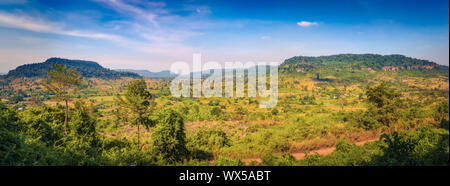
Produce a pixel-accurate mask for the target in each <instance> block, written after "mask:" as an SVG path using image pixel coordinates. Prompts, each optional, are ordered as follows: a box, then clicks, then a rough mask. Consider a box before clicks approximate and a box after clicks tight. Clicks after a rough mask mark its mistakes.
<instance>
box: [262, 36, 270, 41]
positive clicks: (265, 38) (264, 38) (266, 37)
mask: <svg viewBox="0 0 450 186" xmlns="http://www.w3.org/2000/svg"><path fill="white" fill-rule="evenodd" d="M261 39H262V40H267V39H272V37H270V36H262V37H261Z"/></svg>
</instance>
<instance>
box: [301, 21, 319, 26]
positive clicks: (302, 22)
mask: <svg viewBox="0 0 450 186" xmlns="http://www.w3.org/2000/svg"><path fill="white" fill-rule="evenodd" d="M297 25H298V26H301V27H310V26H317V25H319V23H317V22H309V21H300V22H298V23H297Z"/></svg>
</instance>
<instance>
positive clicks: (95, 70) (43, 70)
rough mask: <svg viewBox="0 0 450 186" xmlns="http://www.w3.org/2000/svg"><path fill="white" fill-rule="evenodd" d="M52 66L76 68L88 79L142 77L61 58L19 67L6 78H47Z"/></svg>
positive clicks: (94, 64) (81, 61)
mask: <svg viewBox="0 0 450 186" xmlns="http://www.w3.org/2000/svg"><path fill="white" fill-rule="evenodd" d="M51 64H64V65H67V66H68V67H75V68H77V71H78V72H81V73H82V75H83V76H84V77H87V78H90V77H97V78H104V79H115V78H120V77H134V78H138V77H140V76H139V75H138V74H136V73H132V72H116V71H113V70H110V69H107V68H103V67H102V66H101V65H99V64H98V63H96V62H92V61H83V60H69V59H61V58H50V59H47V60H46V61H45V62H43V63H33V64H25V65H22V66H19V67H17V68H16V69H14V70H11V71H9V73H8V74H7V75H6V77H7V78H19V77H45V76H46V75H47V71H48V70H49V69H50V68H51Z"/></svg>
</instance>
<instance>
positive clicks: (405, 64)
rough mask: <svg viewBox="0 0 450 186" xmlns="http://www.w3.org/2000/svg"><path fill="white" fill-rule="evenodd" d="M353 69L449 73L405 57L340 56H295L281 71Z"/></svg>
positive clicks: (285, 63)
mask: <svg viewBox="0 0 450 186" xmlns="http://www.w3.org/2000/svg"><path fill="white" fill-rule="evenodd" d="M344 68H345V69H353V70H356V69H358V70H368V71H397V70H437V71H440V72H447V73H448V66H443V65H439V64H436V63H434V62H431V61H428V60H421V59H415V58H411V57H406V56H403V55H378V54H338V55H331V56H319V57H309V56H295V57H292V58H289V59H286V60H285V61H284V62H283V63H282V64H281V65H280V70H281V71H297V72H304V71H314V70H317V69H320V70H323V69H344Z"/></svg>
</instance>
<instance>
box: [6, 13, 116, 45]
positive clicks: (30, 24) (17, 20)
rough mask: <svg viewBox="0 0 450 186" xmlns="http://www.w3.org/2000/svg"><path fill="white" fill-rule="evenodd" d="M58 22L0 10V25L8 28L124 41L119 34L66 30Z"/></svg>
mask: <svg viewBox="0 0 450 186" xmlns="http://www.w3.org/2000/svg"><path fill="white" fill-rule="evenodd" d="M60 25H61V24H58V23H52V22H47V21H43V20H38V19H34V18H31V17H29V16H24V15H12V14H7V13H3V12H0V26H4V27H8V28H18V29H23V30H28V31H33V32H40V33H49V34H60V35H67V36H75V37H85V38H91V39H104V40H110V41H122V40H123V38H122V37H120V36H117V35H112V34H104V33H93V32H83V31H77V30H64V29H63V28H62V27H61V26H60Z"/></svg>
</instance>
